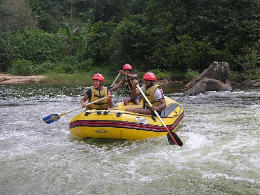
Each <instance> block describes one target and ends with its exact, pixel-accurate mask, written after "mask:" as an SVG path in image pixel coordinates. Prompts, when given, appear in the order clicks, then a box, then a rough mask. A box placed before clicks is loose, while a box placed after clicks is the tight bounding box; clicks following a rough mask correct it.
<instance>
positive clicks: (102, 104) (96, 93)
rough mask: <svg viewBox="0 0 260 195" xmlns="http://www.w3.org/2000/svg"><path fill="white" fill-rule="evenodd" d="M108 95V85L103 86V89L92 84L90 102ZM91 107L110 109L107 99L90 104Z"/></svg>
mask: <svg viewBox="0 0 260 195" xmlns="http://www.w3.org/2000/svg"><path fill="white" fill-rule="evenodd" d="M106 96H107V87H102V89H101V90H98V89H96V88H95V87H93V86H91V98H90V101H89V102H93V101H96V100H99V99H101V98H103V97H106ZM88 108H89V109H96V110H106V109H108V102H107V99H104V100H101V101H99V102H96V103H93V104H90V105H89V106H88Z"/></svg>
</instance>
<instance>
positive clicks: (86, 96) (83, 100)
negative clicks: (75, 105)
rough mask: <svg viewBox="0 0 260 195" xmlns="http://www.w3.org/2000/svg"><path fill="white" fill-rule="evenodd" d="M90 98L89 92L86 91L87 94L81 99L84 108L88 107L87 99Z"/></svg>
mask: <svg viewBox="0 0 260 195" xmlns="http://www.w3.org/2000/svg"><path fill="white" fill-rule="evenodd" d="M88 99H89V97H88V94H87V93H85V95H84V96H83V98H82V99H81V100H80V103H81V106H82V108H85V107H87V105H86V101H87V100H88Z"/></svg>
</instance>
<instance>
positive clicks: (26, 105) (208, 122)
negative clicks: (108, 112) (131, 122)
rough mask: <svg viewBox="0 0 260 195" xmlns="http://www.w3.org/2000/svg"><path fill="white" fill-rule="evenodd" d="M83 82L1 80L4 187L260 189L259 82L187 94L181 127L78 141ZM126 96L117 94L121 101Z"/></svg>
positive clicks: (22, 190) (36, 190)
mask: <svg viewBox="0 0 260 195" xmlns="http://www.w3.org/2000/svg"><path fill="white" fill-rule="evenodd" d="M83 91H84V90H83V89H82V88H80V87H79V88H73V87H55V86H46V85H38V86H30V85H18V86H5V85H0V111H1V112H0V194H1V195H5V194H26V195H27V194H116V195H117V194H118V195H121V194H133V195H136V194H155V195H157V194H260V120H259V119H260V89H235V90H234V91H233V92H210V93H207V94H205V95H201V94H200V95H198V96H194V97H183V96H182V94H181V93H180V92H176V91H174V90H171V89H168V90H166V91H167V95H168V96H170V97H172V98H174V99H175V100H177V101H178V102H180V103H181V105H182V106H183V107H184V110H185V116H184V120H183V124H182V126H181V127H180V129H179V131H178V132H177V134H178V135H179V137H180V138H181V140H182V141H183V142H184V145H183V147H179V146H171V145H169V144H168V141H167V138H166V137H161V138H152V139H147V140H141V141H124V140H118V141H115V140H93V139H89V140H84V141H82V140H78V139H76V138H74V137H72V136H71V135H70V131H69V122H70V119H71V118H72V117H73V116H74V115H76V114H78V113H79V112H80V110H78V111H75V112H73V113H69V114H67V115H64V116H63V117H61V119H59V120H58V121H56V122H54V123H52V124H50V125H48V124H45V123H44V122H43V121H42V118H43V117H45V116H47V115H49V114H53V113H57V114H61V113H63V112H67V111H70V110H73V109H75V108H77V107H80V104H79V100H80V98H81V96H82V94H83ZM121 99H122V98H116V99H114V101H119V100H121Z"/></svg>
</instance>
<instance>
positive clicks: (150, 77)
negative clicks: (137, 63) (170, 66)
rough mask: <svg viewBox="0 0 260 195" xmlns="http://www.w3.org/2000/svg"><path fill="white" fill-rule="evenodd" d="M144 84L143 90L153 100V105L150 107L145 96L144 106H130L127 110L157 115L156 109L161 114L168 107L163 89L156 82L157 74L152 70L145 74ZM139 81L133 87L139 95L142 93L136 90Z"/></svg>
mask: <svg viewBox="0 0 260 195" xmlns="http://www.w3.org/2000/svg"><path fill="white" fill-rule="evenodd" d="M143 81H144V85H143V86H142V91H143V92H144V94H145V96H146V97H147V99H148V100H149V101H150V102H151V104H152V107H149V105H148V103H147V102H146V101H145V99H144V98H143V102H144V105H143V108H128V109H126V111H130V112H135V113H139V114H148V115H155V113H154V111H157V112H158V114H159V115H160V114H161V111H162V110H163V109H164V108H165V107H166V103H165V99H164V95H163V91H162V89H161V88H160V87H159V85H157V84H155V81H156V76H155V74H154V73H152V72H147V73H145V74H144V76H143ZM137 85H138V82H134V84H133V89H132V90H134V91H136V93H137V95H140V94H141V93H140V91H138V90H136V86H137Z"/></svg>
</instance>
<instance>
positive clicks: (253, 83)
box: [246, 79, 260, 87]
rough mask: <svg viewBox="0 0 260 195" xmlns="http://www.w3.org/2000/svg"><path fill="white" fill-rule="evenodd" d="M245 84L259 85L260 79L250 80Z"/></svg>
mask: <svg viewBox="0 0 260 195" xmlns="http://www.w3.org/2000/svg"><path fill="white" fill-rule="evenodd" d="M246 85H248V86H250V87H260V79H256V80H251V81H249V82H248V83H247V84H246Z"/></svg>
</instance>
